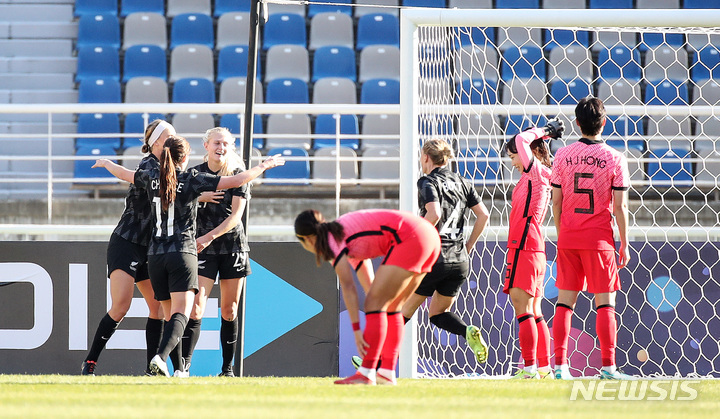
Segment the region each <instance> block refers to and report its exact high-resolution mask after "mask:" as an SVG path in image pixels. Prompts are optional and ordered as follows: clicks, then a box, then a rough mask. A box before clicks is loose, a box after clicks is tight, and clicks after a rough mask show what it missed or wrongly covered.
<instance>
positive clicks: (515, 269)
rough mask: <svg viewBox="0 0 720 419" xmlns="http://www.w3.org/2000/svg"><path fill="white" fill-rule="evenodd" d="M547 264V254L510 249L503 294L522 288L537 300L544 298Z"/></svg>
mask: <svg viewBox="0 0 720 419" xmlns="http://www.w3.org/2000/svg"><path fill="white" fill-rule="evenodd" d="M546 262H547V261H546V258H545V252H535V251H529V250H518V249H508V252H507V259H506V265H505V285H504V286H503V292H504V293H505V294H508V293H509V292H510V288H520V289H521V290H523V291H525V292H526V293H528V294H530V295H531V296H533V297H535V298H540V297H542V296H543V295H544V293H543V280H544V279H545V266H546Z"/></svg>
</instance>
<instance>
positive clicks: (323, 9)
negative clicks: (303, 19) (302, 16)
mask: <svg viewBox="0 0 720 419" xmlns="http://www.w3.org/2000/svg"><path fill="white" fill-rule="evenodd" d="M322 3H332V4H322ZM341 4H352V0H315V1H313V2H311V3H310V5H309V6H308V10H307V13H308V17H309V18H313V17H315V16H316V15H318V14H320V13H335V12H339V13H344V14H346V15H348V16H352V8H351V7H350V6H340V5H341Z"/></svg>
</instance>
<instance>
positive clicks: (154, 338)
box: [145, 317, 165, 364]
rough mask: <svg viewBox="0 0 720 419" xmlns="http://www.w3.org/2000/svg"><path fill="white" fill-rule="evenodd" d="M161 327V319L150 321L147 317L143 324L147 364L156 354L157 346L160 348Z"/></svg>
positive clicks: (162, 324) (163, 323)
mask: <svg viewBox="0 0 720 419" xmlns="http://www.w3.org/2000/svg"><path fill="white" fill-rule="evenodd" d="M163 326H165V321H164V320H163V319H151V318H150V317H148V319H147V322H145V344H146V346H147V363H148V364H149V363H150V360H151V359H152V358H153V357H154V356H155V354H156V353H157V352H158V346H160V339H162V334H163Z"/></svg>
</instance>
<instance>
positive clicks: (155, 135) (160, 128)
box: [148, 121, 172, 147]
mask: <svg viewBox="0 0 720 419" xmlns="http://www.w3.org/2000/svg"><path fill="white" fill-rule="evenodd" d="M168 128H172V125H170V124H168V123H167V122H165V121H160V123H159V124H157V126H156V127H155V129H154V130H153V132H152V134H150V139H148V146H150V147H152V146H153V144H155V141H157V139H158V138H160V134H162V133H163V132H164V131H165V130H166V129H168Z"/></svg>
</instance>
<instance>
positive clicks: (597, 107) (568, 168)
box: [551, 97, 630, 379]
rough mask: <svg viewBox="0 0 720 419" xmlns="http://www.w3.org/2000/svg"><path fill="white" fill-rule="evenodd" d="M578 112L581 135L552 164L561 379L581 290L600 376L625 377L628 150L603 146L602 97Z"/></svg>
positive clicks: (555, 323)
mask: <svg viewBox="0 0 720 419" xmlns="http://www.w3.org/2000/svg"><path fill="white" fill-rule="evenodd" d="M575 118H576V122H577V124H578V126H579V127H580V131H581V132H582V138H580V140H578V141H577V142H575V143H573V144H570V145H568V146H566V147H563V148H561V149H559V150H558V152H557V154H556V155H555V162H554V164H553V169H552V177H551V185H552V187H553V198H552V200H553V214H554V218H555V228H556V229H557V232H558V243H557V247H558V255H557V281H556V285H557V287H558V289H559V294H558V300H557V305H556V307H555V317H554V319H553V338H554V340H555V378H557V379H572V376H571V375H570V370H569V366H568V360H567V345H568V337H569V335H570V325H571V320H572V313H573V309H574V308H575V302H576V301H577V295H578V292H580V291H584V290H585V289H586V287H587V290H588V291H589V292H591V293H593V294H595V308H596V310H597V318H596V324H595V329H596V331H597V335H598V340H599V342H600V356H601V358H602V369H601V370H600V378H602V379H627V378H629V376H627V375H625V374H622V373H620V372H619V371H617V367H616V365H615V345H616V341H617V320H616V319H615V294H616V292H617V291H618V290H619V289H620V277H619V275H618V268H623V267H625V265H627V263H628V261H629V260H630V251H629V248H628V237H627V234H628V209H627V190H628V188H629V186H630V177H629V175H628V164H627V160H626V159H625V156H624V155H623V154H622V153H620V152H618V151H616V150H615V149H613V148H612V147H610V146H608V145H607V144H605V142H604V141H603V140H602V138H601V136H600V133H601V132H602V129H603V126H604V125H605V121H606V116H605V106H604V105H603V102H602V101H601V100H600V99H598V98H593V97H588V98H584V99H582V100H580V102H579V103H578V105H577V106H576V107H575ZM613 215H614V216H615V221H616V222H617V226H618V230H619V233H620V249H619V253H620V256H619V260H618V261H617V262H616V259H615V240H614V237H613Z"/></svg>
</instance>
